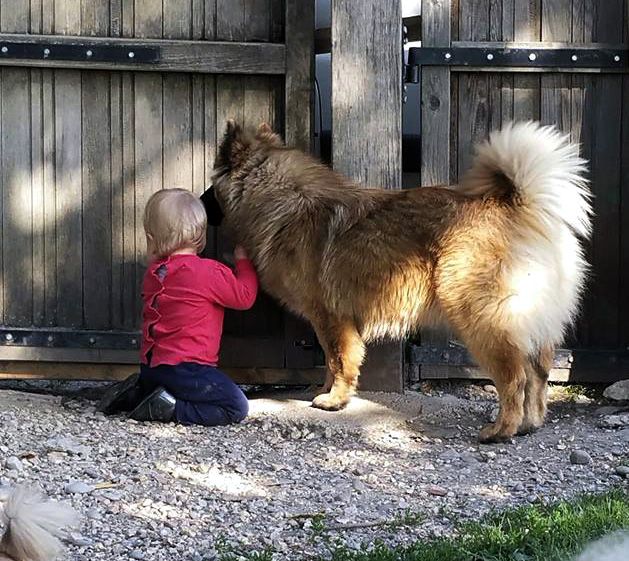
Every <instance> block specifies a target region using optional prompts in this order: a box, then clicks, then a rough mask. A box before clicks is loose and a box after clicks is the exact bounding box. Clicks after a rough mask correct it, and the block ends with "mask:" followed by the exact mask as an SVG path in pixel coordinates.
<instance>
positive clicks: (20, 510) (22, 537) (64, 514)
mask: <svg viewBox="0 0 629 561" xmlns="http://www.w3.org/2000/svg"><path fill="white" fill-rule="evenodd" d="M0 513H1V514H0V516H2V518H3V523H4V524H3V525H4V526H5V531H4V535H3V536H2V540H1V541H0V551H2V552H4V553H6V554H7V555H9V556H10V557H12V558H13V559H16V561H51V560H52V559H54V558H55V557H57V556H58V555H59V554H60V553H61V550H62V544H61V542H60V541H59V536H60V535H61V531H62V529H63V528H65V527H67V526H74V525H76V523H77V521H78V516H77V514H76V512H75V511H74V510H73V509H72V508H71V507H69V506H67V505H64V504H61V503H56V502H53V501H46V500H44V499H43V498H42V497H41V495H40V494H39V493H37V492H35V491H33V490H31V489H28V488H26V487H18V488H16V489H15V490H14V491H13V492H12V493H11V494H10V495H9V497H8V499H7V502H6V503H5V505H4V509H2V510H0Z"/></svg>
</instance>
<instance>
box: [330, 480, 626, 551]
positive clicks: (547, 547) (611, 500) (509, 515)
mask: <svg viewBox="0 0 629 561" xmlns="http://www.w3.org/2000/svg"><path fill="white" fill-rule="evenodd" d="M619 528H629V494H628V493H627V492H626V491H622V490H615V491H611V492H609V493H607V494H605V495H600V496H586V497H581V498H579V499H577V500H575V501H573V502H562V503H558V504H555V505H552V506H540V505H532V506H527V507H522V508H519V509H517V510H512V511H508V512H505V513H502V514H499V515H494V516H492V517H490V518H488V519H486V520H485V521H483V522H475V523H468V524H464V525H462V526H461V527H460V528H459V531H458V535H457V536H456V537H455V538H450V539H446V538H443V539H436V540H432V541H428V542H424V543H417V544H415V545H413V546H410V547H405V548H393V549H392V548H388V547H386V546H384V545H382V544H375V545H374V547H373V548H372V549H370V550H369V551H364V552H358V553H357V552H350V551H348V550H345V549H342V548H339V549H337V550H335V551H333V552H332V559H333V560H334V561H394V560H395V561H564V560H565V559H568V558H570V557H571V556H572V555H573V554H575V553H576V552H578V551H579V550H580V549H581V548H582V547H583V546H584V545H585V544H586V543H588V542H589V541H591V540H593V539H596V538H599V537H601V536H603V535H605V534H607V533H608V532H610V531H613V530H616V529H619Z"/></svg>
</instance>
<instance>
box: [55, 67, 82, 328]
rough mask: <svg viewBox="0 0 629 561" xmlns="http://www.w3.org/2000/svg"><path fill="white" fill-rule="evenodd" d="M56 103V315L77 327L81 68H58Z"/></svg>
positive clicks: (79, 299)
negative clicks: (78, 70)
mask: <svg viewBox="0 0 629 561" xmlns="http://www.w3.org/2000/svg"><path fill="white" fill-rule="evenodd" d="M54 105H55V176H56V197H55V199H56V232H57V238H56V241H57V267H56V268H57V309H58V313H57V319H58V321H59V324H60V325H62V326H67V327H76V326H79V325H81V323H82V319H83V317H82V316H83V314H82V308H83V302H82V297H81V295H82V276H83V263H82V253H83V251H82V247H81V246H82V243H81V240H82V237H83V236H82V216H81V213H82V201H83V193H82V186H81V149H82V137H81V117H80V116H81V74H80V72H77V71H73V70H58V71H56V72H55V80H54Z"/></svg>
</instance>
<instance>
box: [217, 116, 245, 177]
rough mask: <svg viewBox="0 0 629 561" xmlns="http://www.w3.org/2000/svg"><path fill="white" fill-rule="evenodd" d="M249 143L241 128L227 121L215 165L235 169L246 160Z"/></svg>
mask: <svg viewBox="0 0 629 561" xmlns="http://www.w3.org/2000/svg"><path fill="white" fill-rule="evenodd" d="M250 145H251V142H250V140H249V138H248V137H247V135H245V133H244V132H243V130H242V127H241V126H240V125H239V124H238V123H236V122H235V121H234V120H233V119H230V120H228V121H227V127H226V128H225V134H224V136H223V140H222V142H221V145H220V147H219V149H218V157H217V161H216V164H217V165H219V166H221V167H226V168H228V169H234V168H237V167H238V166H239V165H240V163H241V162H243V161H244V160H245V159H246V156H247V150H248V149H249V146H250Z"/></svg>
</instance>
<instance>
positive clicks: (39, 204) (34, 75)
mask: <svg viewBox="0 0 629 561" xmlns="http://www.w3.org/2000/svg"><path fill="white" fill-rule="evenodd" d="M30 74H31V80H30V82H31V92H30V100H31V185H32V201H33V324H34V325H37V326H40V325H42V324H43V323H44V320H45V316H46V313H45V282H46V280H45V271H46V262H45V243H46V241H45V222H44V216H45V213H44V204H45V196H44V173H43V169H44V152H43V150H44V143H43V138H44V121H43V99H42V92H43V88H42V70H40V69H33V70H31V71H30Z"/></svg>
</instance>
